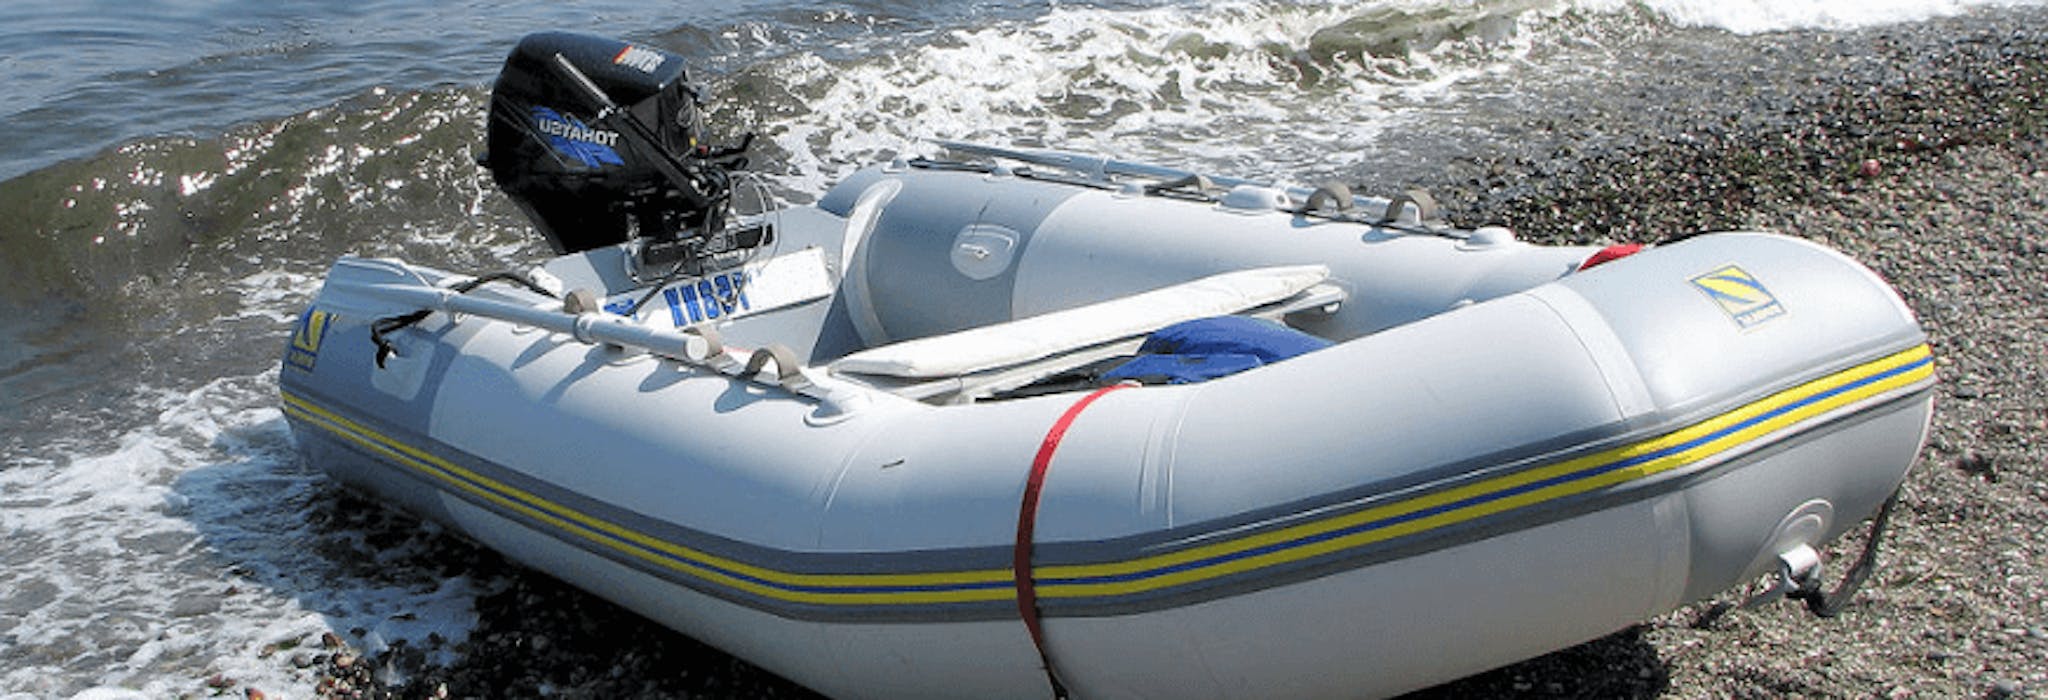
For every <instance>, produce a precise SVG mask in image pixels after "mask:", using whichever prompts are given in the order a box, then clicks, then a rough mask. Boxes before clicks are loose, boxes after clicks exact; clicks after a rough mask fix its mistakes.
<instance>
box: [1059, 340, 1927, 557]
mask: <svg viewBox="0 0 2048 700" xmlns="http://www.w3.org/2000/svg"><path fill="white" fill-rule="evenodd" d="M1928 354H1929V351H1928V348H1927V346H1925V345H1921V346H1918V347H1915V348H1913V349H1911V350H1907V351H1904V352H1901V353H1897V354H1894V355H1891V356H1889V357H1885V358H1883V359H1880V360H1877V361H1874V362H1871V363H1868V364H1864V365H1861V366H1858V367H1854V368H1851V369H1849V370H1846V371H1843V372H1840V373H1837V374H1834V375H1830V376H1828V377H1824V378H1821V379H1817V380H1814V381H1811V382H1807V383H1805V384H1802V385H1799V386H1797V387H1793V388H1791V389H1788V390H1786V391H1783V392H1779V393H1777V394H1774V395H1772V396H1769V397H1766V398H1764V399H1763V400H1760V401H1757V402H1755V403H1752V404H1749V405H1747V406H1744V407H1742V408H1738V409H1736V410H1734V411H1730V412H1728V413H1724V414H1721V415H1720V416H1717V417H1715V418H1712V419H1709V420H1707V421H1705V422H1702V423H1699V424H1696V425H1694V426H1692V427H1689V428H1686V429H1684V430H1680V431H1678V432H1674V433H1670V434H1667V435H1664V436H1662V437H1658V438H1654V439H1651V440H1647V441H1644V442H1639V443H1635V444H1632V445H1627V446H1624V447H1620V448H1616V449H1612V450H1607V451H1604V452H1598V453H1594V454H1591V455H1587V456H1585V457H1580V458H1578V459H1573V460H1567V461H1564V462H1559V463H1557V464H1553V465H1549V466H1545V467H1539V468H1535V469H1529V470H1524V471H1519V472H1515V473H1513V474H1509V475H1506V476H1501V477H1496V478H1493V479H1488V480H1484V481H1479V482H1475V483H1473V484H1469V485H1466V486H1462V487H1458V488H1454V489H1449V490H1445V491H1440V492H1437V493H1434V494H1430V495H1427V496H1421V497H1417V498H1412V499H1408V500H1404V501H1398V502H1395V503H1390V504H1387V505H1384V506H1380V507H1376V508H1368V509H1365V510H1362V511H1358V512H1355V513H1350V514H1346V515H1341V516H1336V517H1331V518H1325V519H1322V520H1318V521H1315V522H1310V523H1304V524H1301V525H1296V526H1293V527H1287V528H1281V529H1278V530H1273V531H1270V532H1266V533H1261V534H1258V535H1252V536H1248V537H1243V538H1239V539H1235V540H1230V541H1227V542H1219V543H1216V544H1213V545H1208V546H1204V547H1195V548H1191V549H1185V550H1180V551H1176V552H1171V553H1167V554H1161V555H1158V556H1153V557H1147V558H1143V559H1132V560H1126V561H1121V562H1111V563H1106V564H1090V565H1076V566H1048V567H1041V568H1039V569H1037V570H1036V573H1037V575H1038V576H1041V577H1045V578H1085V577H1096V576H1118V575H1127V574H1133V573H1137V572H1142V571H1148V570H1154V569H1162V568H1167V567H1172V566H1178V565H1181V564H1186V563H1189V562H1194V561H1199V560H1202V559H1209V558H1213V557H1218V556H1226V555H1229V554H1235V553H1238V552H1243V551H1247V550H1251V549H1257V548H1260V547H1266V546H1270V545H1274V544H1279V543H1282V542H1287V541H1290V540H1296V539H1301V538H1304V537H1312V536H1315V535H1320V534H1323V533H1328V532H1333V531H1336V530H1342V529H1345V528H1349V527H1354V526H1357V525H1362V524H1364V523H1368V522H1372V521H1376V520H1384V519H1387V518H1393V517H1399V516H1402V515H1407V514H1410V513H1415V512H1418V511H1424V510H1429V509H1432V508H1438V507H1441V506H1445V505H1449V504H1452V503H1456V502H1459V501H1463V500H1466V499H1469V498H1473V497H1476V496H1483V495H1485V494H1489V493H1493V492H1497V491H1505V490H1508V489H1513V488H1516V487H1519V486H1524V485H1527V484H1531V483H1535V482H1539V481H1543V480H1546V479H1551V478H1554V477H1558V476H1563V475H1565V474H1570V473H1573V472H1578V471H1583V470H1586V469H1591V468H1594V467H1598V466H1601V465H1605V464H1612V463H1615V462H1619V461H1623V460H1626V459H1630V458H1633V457H1637V456H1641V455H1646V454H1651V453H1655V452H1658V451H1661V450H1664V449H1668V448H1670V447H1673V446H1676V445H1682V444H1685V443H1687V442H1691V441H1693V440H1697V439H1699V438H1701V437H1703V436H1706V435H1711V434H1713V433H1715V432H1718V431H1721V430H1724V429H1727V428H1728V427H1729V426H1732V425H1736V424H1740V423H1742V422H1744V421H1747V420H1751V419H1754V418H1756V417H1757V416H1760V415H1764V414H1767V413H1770V412H1771V411H1774V410H1777V409H1779V408H1781V407H1784V406H1787V405H1790V404H1795V403H1798V402H1800V401H1803V400H1805V399H1807V398H1808V397H1812V396H1814V395H1817V394H1822V393H1826V392H1827V391H1829V390H1832V389H1834V388H1836V387H1840V386H1843V385H1846V384H1853V383H1855V382H1858V381H1861V380H1863V379H1865V378H1868V377H1872V376H1876V375H1879V374H1883V373H1885V372H1888V371H1891V370H1894V369H1897V368H1899V367H1903V366H1906V365H1910V364H1913V363H1914V362H1918V361H1920V360H1921V359H1924V358H1926V357H1927V356H1928ZM1933 372H1934V370H1933V367H1932V366H1931V365H1930V366H1928V367H1925V368H1922V370H1920V371H1915V372H1910V373H1907V374H1905V375H1902V376H1900V377H1895V378H1893V380H1892V381H1888V382H1884V383H1883V384H1882V385H1883V386H1884V387H1887V388H1884V389H1879V388H1878V387H1875V386H1873V387H1865V388H1864V390H1863V391H1857V392H1850V393H1851V394H1853V395H1854V398H1849V397H1836V398H1837V400H1836V401H1831V402H1828V403H1829V404H1830V405H1837V406H1838V405H1846V404H1847V403H1851V402H1854V401H1857V400H1862V399H1864V398H1869V397H1872V396H1876V395H1879V394H1881V393H1884V392H1885V391H1889V390H1891V389H1896V388H1899V387H1903V386H1907V385H1911V384H1913V383H1915V382H1918V381H1921V380H1923V379H1926V378H1927V377H1930V376H1932V375H1933ZM1808 408H1809V409H1810V408H1812V407H1808ZM1796 415H1797V416H1798V418H1795V417H1794V416H1790V415H1788V416H1781V417H1780V419H1778V420H1774V421H1771V422H1769V423H1768V424H1767V425H1768V426H1769V429H1764V428H1766V426H1756V427H1753V428H1751V429H1750V430H1746V431H1743V432H1742V433H1740V434H1739V435H1740V436H1741V437H1743V439H1744V440H1747V439H1750V438H1754V437H1758V436H1761V435H1764V434H1768V433H1769V432H1772V431H1774V430H1777V429H1780V428H1782V427H1785V426H1789V425H1791V424H1792V423H1795V422H1798V420H1803V419H1804V417H1808V416H1811V415H1818V414H1817V413H1815V412H1813V411H1811V410H1805V411H1799V412H1796ZM1736 437H1737V436H1736V435H1730V436H1726V437H1724V438H1722V439H1720V440H1716V441H1714V442H1712V443H1708V444H1705V445H1701V446H1699V447H1697V448H1694V449H1693V450H1689V451H1687V452H1684V453H1680V454H1675V455H1668V456H1666V457H1664V458H1662V459H1659V460H1656V461H1654V462H1650V463H1647V464H1643V465H1638V466H1637V467H1635V468H1632V469H1627V470H1620V471H1618V472H1616V473H1619V474H1626V475H1628V476H1627V478H1623V479H1620V480H1619V481H1612V482H1610V481H1605V480H1598V483H1597V485H1596V486H1587V487H1585V488H1578V489H1576V490H1571V491H1563V492H1557V493H1546V492H1550V491H1552V490H1553V489H1559V488H1561V487H1566V486H1579V485H1580V484H1579V483H1574V484H1570V485H1563V484H1561V485H1559V486H1556V487H1550V488H1547V489H1544V490H1541V491H1535V492H1531V493H1530V494H1522V495H1520V496H1516V497H1513V498H1509V499H1503V500H1501V501H1495V502H1492V503H1489V504H1484V505H1482V506H1475V507H1473V508H1468V509H1461V510H1459V511H1453V513H1456V514H1457V515H1456V517H1448V516H1450V515H1451V514H1443V515H1436V516H1430V517H1429V518H1424V519H1420V520H1417V521H1415V522H1412V523H1406V524H1403V525H1401V526H1396V527H1391V528H1387V531H1389V532H1390V533H1391V534H1388V535H1386V537H1381V538H1378V539H1388V538H1392V537H1398V536H1401V535H1406V534H1412V533H1414V532H1420V531H1422V530H1427V529H1432V528H1436V527H1442V526H1444V525H1450V524H1454V523H1457V522H1462V521H1465V520H1471V519H1474V518H1478V517H1483V516H1486V515H1492V514H1494V513H1498V512H1501V511H1504V510H1509V509H1512V508H1516V507H1521V506H1524V505H1529V504H1532V503H1537V502H1540V501H1542V500H1546V499H1548V498H1556V497H1558V496H1563V495H1571V494H1572V493H1578V492H1583V491H1590V490H1592V489H1593V488H1598V487H1603V486H1607V485H1611V484H1612V483H1619V482H1620V481H1627V480H1630V479H1634V478H1640V477H1643V476H1649V475H1651V474H1655V473H1658V472H1663V471H1667V470H1670V469H1672V468H1675V467H1678V466H1681V465H1684V464H1689V463H1692V462H1697V461H1700V460H1702V459H1705V458H1706V457H1707V456H1711V455H1712V454H1714V453H1718V452H1720V451H1723V450H1726V449H1728V448H1730V447H1733V446H1735V445H1739V444H1741V442H1742V441H1741V440H1736V439H1735V438H1736ZM1709 447H1714V448H1715V449H1712V450H1708V449H1707V448H1709ZM1534 494H1546V495H1544V496H1543V497H1541V498H1529V496H1532V495H1534ZM1506 504H1512V505H1506ZM1420 523H1429V524H1428V525H1426V526H1423V525H1419V524H1420ZM1361 534H1363V533H1361ZM1345 541H1349V539H1348V538H1347V539H1346V540H1345ZM1369 541H1374V540H1372V539H1367V540H1364V542H1369ZM1364 542H1354V543H1353V546H1355V545H1356V544H1362V543H1364ZM1308 556H1314V555H1312V554H1309V555H1303V556H1302V557H1294V558H1295V559H1300V558H1305V557H1308ZM1231 568H1232V569H1233V570H1232V571H1231V572H1229V573H1236V571H1235V569H1239V568H1242V567H1231ZM1213 575H1227V574H1213ZM1096 585H1100V586H1114V585H1119V584H1096ZM1131 585H1135V584H1131ZM1071 588H1075V589H1079V588H1082V586H1071ZM1088 590H1094V588H1089V589H1088ZM1139 590H1142V589H1139ZM1041 591H1042V595H1046V596H1050V597H1060V596H1064V595H1066V593H1065V592H1064V589H1062V588H1061V587H1058V586H1054V587H1050V588H1041ZM1129 592H1137V591H1136V590H1132V591H1129ZM1076 595H1083V594H1076ZM1104 595H1106V594H1104Z"/></svg>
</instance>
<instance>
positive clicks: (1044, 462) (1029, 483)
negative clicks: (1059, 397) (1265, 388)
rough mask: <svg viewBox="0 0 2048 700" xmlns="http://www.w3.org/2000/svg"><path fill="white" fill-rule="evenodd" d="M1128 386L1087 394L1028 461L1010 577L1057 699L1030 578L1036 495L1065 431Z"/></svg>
mask: <svg viewBox="0 0 2048 700" xmlns="http://www.w3.org/2000/svg"><path fill="white" fill-rule="evenodd" d="M1130 386H1131V385H1129V384H1116V385H1113V386H1106V387H1103V388H1100V389H1096V390H1095V391H1093V392H1090V393H1089V394H1088V395H1087V396H1083V397H1081V400H1079V401H1075V402H1074V405H1072V406H1069V407H1067V412H1066V413H1063V414H1061V415H1060V419H1059V421H1057V422H1055V423H1053V424H1052V430H1049V431H1046V433H1045V440H1044V441H1043V442H1040V443H1039V444H1038V456H1037V457H1034V458H1032V460H1031V477H1030V478H1028V479H1026V480H1025V481H1024V502H1023V504H1022V505H1020V506H1019V507H1018V508H1017V548H1016V551H1015V554H1014V557H1015V558H1014V559H1013V560H1012V561H1011V563H1010V571H1011V574H1012V575H1013V576H1014V577H1015V578H1016V582H1017V614H1018V615H1019V616H1022V617H1023V618H1024V628H1025V629H1027V630H1030V631H1031V644H1032V646H1035V647H1037V648H1038V660H1039V663H1041V664H1043V665H1044V667H1045V679H1046V681H1047V682H1049V683H1051V684H1052V694H1053V697H1056V698H1065V697H1067V686H1066V684H1064V683H1061V682H1060V676H1059V672H1057V671H1055V670H1053V664H1052V654H1051V652H1049V651H1047V650H1046V648H1045V627H1044V625H1042V624H1041V623H1040V622H1039V619H1038V589H1037V587H1036V585H1035V583H1034V581H1033V580H1032V577H1031V543H1032V541H1033V539H1034V538H1035V531H1036V530H1037V528H1038V494H1039V492H1040V491H1043V490H1044V488H1045V472H1046V469H1047V468H1048V467H1051V466H1052V455H1053V453H1054V452H1057V451H1059V449H1060V439H1061V438H1063V437H1066V435H1067V427H1068V426H1071V425H1073V424H1074V419H1075V418H1079V417H1080V416H1081V411H1083V410H1086V409H1087V408H1088V404H1091V403H1095V400H1096V399H1099V398H1102V395H1103V394H1107V393H1109V392H1112V391H1116V390H1118V389H1127V388H1130Z"/></svg>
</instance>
